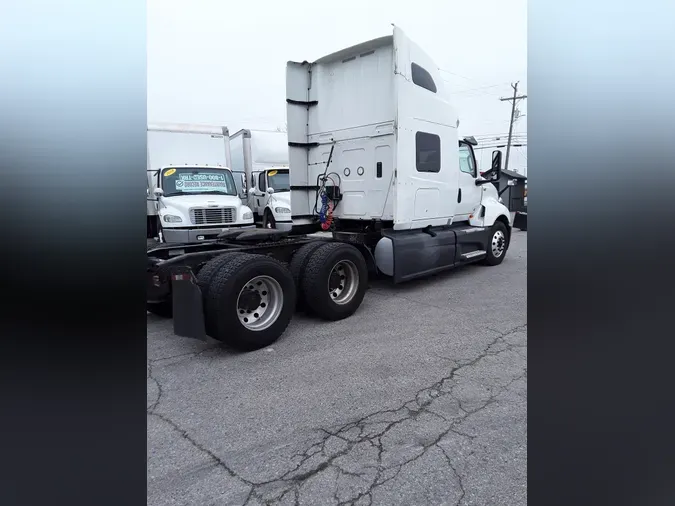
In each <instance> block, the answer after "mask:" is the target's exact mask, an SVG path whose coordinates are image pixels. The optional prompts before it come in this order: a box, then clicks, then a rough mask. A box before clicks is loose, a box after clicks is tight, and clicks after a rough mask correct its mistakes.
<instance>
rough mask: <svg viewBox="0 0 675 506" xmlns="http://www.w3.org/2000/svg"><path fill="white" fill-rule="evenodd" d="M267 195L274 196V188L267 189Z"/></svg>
mask: <svg viewBox="0 0 675 506" xmlns="http://www.w3.org/2000/svg"><path fill="white" fill-rule="evenodd" d="M267 193H268V194H269V195H272V194H273V193H274V188H272V187H271V186H270V187H269V188H268V189H267Z"/></svg>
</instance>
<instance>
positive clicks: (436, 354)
mask: <svg viewBox="0 0 675 506" xmlns="http://www.w3.org/2000/svg"><path fill="white" fill-rule="evenodd" d="M526 286H527V233H526V232H521V231H518V230H514V234H513V240H512V244H511V247H510V249H509V251H508V253H507V257H506V259H505V260H504V262H503V263H502V264H501V265H499V266H496V267H484V266H479V265H476V266H468V267H465V268H461V269H458V270H454V271H450V272H448V273H444V274H441V275H438V276H434V277H432V278H428V279H424V280H419V281H414V282H410V283H406V284H402V285H399V286H394V285H392V284H390V283H387V282H385V281H379V280H378V281H375V282H373V283H372V287H371V289H370V290H369V291H368V293H367V294H366V297H365V299H364V302H363V304H362V306H361V308H360V309H359V310H358V311H357V312H356V314H354V315H353V316H352V317H350V318H348V319H346V320H343V321H340V322H332V323H326V322H323V321H319V320H314V319H311V318H308V317H306V316H303V315H301V314H298V315H296V316H295V317H294V319H293V321H292V322H291V325H290V326H289V328H288V329H287V331H286V332H285V334H284V335H283V336H282V338H281V339H280V340H279V341H277V342H276V343H274V345H272V346H271V347H269V348H265V349H262V350H259V351H256V352H252V353H237V352H234V351H232V350H229V349H226V348H224V347H222V346H221V345H220V344H219V343H217V342H215V341H212V342H208V343H203V342H200V341H195V340H191V339H184V338H180V337H177V336H175V335H174V334H173V333H172V331H171V322H170V320H162V319H159V318H157V317H155V316H152V315H150V314H148V337H147V339H148V373H147V375H148V379H147V393H148V407H147V411H148V415H147V423H148V457H147V458H148V462H147V469H148V471H147V472H148V476H147V483H148V505H157V506H159V505H162V506H164V505H244V504H246V505H262V504H279V505H294V504H298V505H321V506H323V505H347V504H350V505H355V506H356V505H359V506H360V505H387V506H393V505H458V506H462V505H472V506H474V505H509V506H515V505H524V504H526V502H527V495H526V485H527V475H526V469H527V310H526V307H527V288H526Z"/></svg>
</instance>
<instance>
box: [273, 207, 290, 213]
mask: <svg viewBox="0 0 675 506" xmlns="http://www.w3.org/2000/svg"><path fill="white" fill-rule="evenodd" d="M274 212H275V213H278V214H285V213H290V212H291V210H290V209H289V208H288V207H275V208H274Z"/></svg>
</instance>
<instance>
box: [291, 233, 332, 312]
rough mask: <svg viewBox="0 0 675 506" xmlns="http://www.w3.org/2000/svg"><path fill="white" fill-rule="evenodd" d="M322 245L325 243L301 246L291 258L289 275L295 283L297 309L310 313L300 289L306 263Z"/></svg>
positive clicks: (317, 242) (311, 243)
mask: <svg viewBox="0 0 675 506" xmlns="http://www.w3.org/2000/svg"><path fill="white" fill-rule="evenodd" d="M324 244H326V243H325V242H323V241H314V242H310V243H308V244H305V245H304V246H301V247H300V249H299V250H298V251H296V252H295V253H294V254H293V258H291V264H290V270H291V274H292V275H293V280H294V281H295V289H296V293H297V297H296V299H297V304H296V306H297V309H301V310H305V311H306V312H310V311H308V310H309V306H308V305H307V301H306V299H305V292H304V290H303V288H302V283H303V280H304V274H305V268H306V267H307V262H309V258H310V257H311V256H312V253H314V252H315V251H316V250H317V249H318V248H320V247H321V246H323V245H324Z"/></svg>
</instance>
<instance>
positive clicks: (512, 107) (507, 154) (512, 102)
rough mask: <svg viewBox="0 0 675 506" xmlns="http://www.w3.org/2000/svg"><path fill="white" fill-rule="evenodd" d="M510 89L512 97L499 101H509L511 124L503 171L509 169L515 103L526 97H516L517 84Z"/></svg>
mask: <svg viewBox="0 0 675 506" xmlns="http://www.w3.org/2000/svg"><path fill="white" fill-rule="evenodd" d="M519 82H520V81H519ZM511 88H513V97H511V98H500V99H499V100H501V101H502V102H506V101H511V122H510V124H509V140H508V142H507V143H506V160H505V161H504V170H506V169H508V168H509V154H510V153H511V137H512V136H513V122H514V121H515V115H516V101H517V100H520V99H522V98H527V95H521V96H518V83H515V84H512V85H511Z"/></svg>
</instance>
